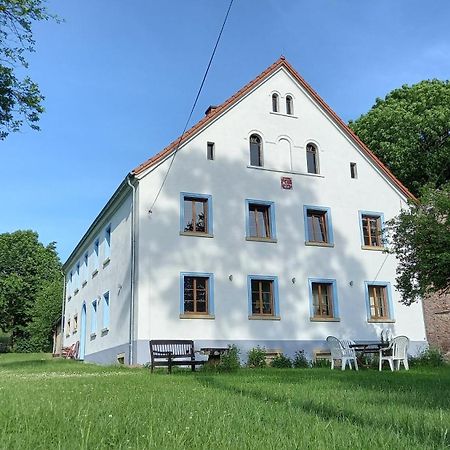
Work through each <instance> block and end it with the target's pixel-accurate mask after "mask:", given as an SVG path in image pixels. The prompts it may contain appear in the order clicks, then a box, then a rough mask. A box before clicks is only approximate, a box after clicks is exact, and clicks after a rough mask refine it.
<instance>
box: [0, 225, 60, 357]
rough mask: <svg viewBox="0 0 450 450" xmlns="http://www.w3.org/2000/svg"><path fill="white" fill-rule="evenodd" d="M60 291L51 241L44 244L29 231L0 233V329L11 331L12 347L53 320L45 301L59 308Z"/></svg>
mask: <svg viewBox="0 0 450 450" xmlns="http://www.w3.org/2000/svg"><path fill="white" fill-rule="evenodd" d="M56 286H59V289H60V291H59V295H57V294H56V292H57V290H58V288H57V287H56ZM50 294H51V295H50ZM61 294H62V275H61V263H60V261H59V258H58V255H57V253H56V248H55V244H54V243H51V244H49V245H48V246H44V245H43V244H41V243H40V242H39V239H38V234H37V233H35V232H33V231H16V232H14V233H4V234H0V329H1V330H2V331H4V332H6V333H10V334H11V341H12V344H13V346H17V345H19V346H20V345H22V344H23V342H27V341H29V340H30V338H31V337H32V334H31V331H36V330H37V329H39V330H43V328H45V326H47V325H48V323H49V322H52V321H53V322H54V321H55V320H56V319H57V317H58V314H59V312H58V314H57V313H56V312H55V309H56V307H53V306H50V304H49V303H51V304H52V305H53V302H56V303H57V305H58V311H59V305H60V304H61ZM44 297H45V298H44ZM53 322H52V323H53ZM30 324H33V326H32V327H31V328H30ZM46 324H47V325H46ZM33 327H34V328H33ZM42 332H43V333H44V334H45V333H49V331H48V330H47V331H42ZM20 343H22V344H20ZM34 349H35V350H37V349H38V348H36V347H35V348H34Z"/></svg>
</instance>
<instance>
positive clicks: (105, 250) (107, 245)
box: [104, 225, 111, 261]
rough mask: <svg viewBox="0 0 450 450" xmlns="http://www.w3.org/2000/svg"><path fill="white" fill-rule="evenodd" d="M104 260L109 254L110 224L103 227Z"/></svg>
mask: <svg viewBox="0 0 450 450" xmlns="http://www.w3.org/2000/svg"><path fill="white" fill-rule="evenodd" d="M104 253H105V255H104V257H105V261H107V260H108V259H109V257H110V256H111V225H108V226H107V227H106V229H105V248H104Z"/></svg>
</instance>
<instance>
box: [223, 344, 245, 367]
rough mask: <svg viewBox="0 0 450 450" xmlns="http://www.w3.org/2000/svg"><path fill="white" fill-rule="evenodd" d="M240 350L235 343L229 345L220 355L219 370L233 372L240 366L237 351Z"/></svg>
mask: <svg viewBox="0 0 450 450" xmlns="http://www.w3.org/2000/svg"><path fill="white" fill-rule="evenodd" d="M240 352H241V351H240V350H239V348H238V347H237V346H236V345H234V344H233V345H229V346H228V351H226V352H225V353H222V354H221V355H220V363H219V366H218V370H219V372H235V371H236V370H238V369H239V368H240V367H241V363H240V360H239V353H240Z"/></svg>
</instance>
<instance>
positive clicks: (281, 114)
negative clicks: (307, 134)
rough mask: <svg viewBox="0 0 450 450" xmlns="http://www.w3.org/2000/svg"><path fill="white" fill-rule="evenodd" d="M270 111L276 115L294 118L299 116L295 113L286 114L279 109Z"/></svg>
mask: <svg viewBox="0 0 450 450" xmlns="http://www.w3.org/2000/svg"><path fill="white" fill-rule="evenodd" d="M269 112H270V114H273V115H274V116H282V117H291V118H292V119H298V116H294V114H286V113H282V112H278V111H269Z"/></svg>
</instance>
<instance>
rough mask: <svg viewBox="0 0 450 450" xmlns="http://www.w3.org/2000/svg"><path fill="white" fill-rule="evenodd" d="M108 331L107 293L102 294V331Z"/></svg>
mask: <svg viewBox="0 0 450 450" xmlns="http://www.w3.org/2000/svg"><path fill="white" fill-rule="evenodd" d="M108 329H109V292H105V293H104V294H103V330H108Z"/></svg>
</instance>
